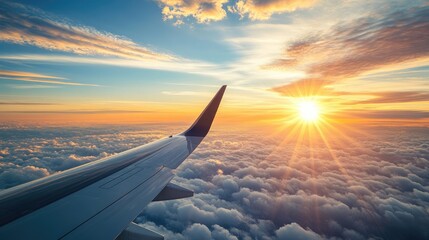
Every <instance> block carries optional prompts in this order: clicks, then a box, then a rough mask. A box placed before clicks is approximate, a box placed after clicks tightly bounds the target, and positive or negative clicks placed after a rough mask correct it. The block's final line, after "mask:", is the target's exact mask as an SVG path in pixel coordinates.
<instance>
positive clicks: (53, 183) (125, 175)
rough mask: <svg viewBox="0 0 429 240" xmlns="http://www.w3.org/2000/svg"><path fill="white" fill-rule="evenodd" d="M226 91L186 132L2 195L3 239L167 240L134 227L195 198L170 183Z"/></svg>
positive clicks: (0, 229) (0, 226)
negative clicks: (161, 207)
mask: <svg viewBox="0 0 429 240" xmlns="http://www.w3.org/2000/svg"><path fill="white" fill-rule="evenodd" d="M225 89H226V86H222V87H221V88H220V90H219V91H218V92H217V94H216V95H215V96H214V98H213V99H212V100H211V102H210V103H209V104H208V105H207V107H206V108H205V109H204V111H203V112H202V113H201V115H200V116H199V117H198V119H197V120H196V121H195V123H194V124H193V125H192V126H191V127H190V128H189V129H188V130H186V131H185V132H183V133H181V134H178V135H173V136H169V137H167V138H164V139H161V140H158V141H155V142H153V143H149V144H146V145H143V146H140V147H136V148H133V149H130V150H128V151H125V152H122V153H119V154H116V155H114V156H111V157H108V158H104V159H100V160H97V161H94V162H91V163H87V164H84V165H82V166H79V167H75V168H72V169H69V170H67V171H63V172H61V173H57V174H53V175H50V176H48V177H45V178H41V179H38V180H35V181H32V182H28V183H25V184H22V185H19V186H16V187H12V188H9V189H6V190H3V191H1V192H0V239H26V240H28V239H83V240H85V239H163V237H162V236H161V235H159V234H156V233H154V232H151V231H149V230H147V229H144V228H141V227H140V226H138V225H136V224H133V223H132V221H133V220H134V219H135V218H136V217H137V216H138V215H139V214H140V213H141V212H142V211H143V209H144V208H145V206H146V205H147V204H149V203H150V202H152V201H163V200H169V199H178V198H183V197H189V196H192V195H193V192H192V191H190V190H187V189H185V188H183V187H180V186H177V185H175V184H172V183H170V180H171V179H172V178H173V176H174V173H173V170H174V169H175V168H177V167H178V166H179V165H180V164H181V163H182V162H183V161H184V160H185V159H186V158H187V157H188V156H189V155H190V154H191V153H192V152H193V151H194V150H195V148H196V147H197V146H198V145H199V144H200V142H201V141H202V140H203V138H204V137H205V136H206V134H207V133H208V131H209V130H210V127H211V124H212V122H213V119H214V117H215V115H216V112H217V109H218V107H219V104H220V102H221V99H222V96H223V94H224V92H225Z"/></svg>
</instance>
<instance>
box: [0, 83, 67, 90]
mask: <svg viewBox="0 0 429 240" xmlns="http://www.w3.org/2000/svg"><path fill="white" fill-rule="evenodd" d="M7 86H8V87H10V88H14V89H44V88H58V87H59V86H52V85H36V84H31V85H19V84H9V85H7Z"/></svg>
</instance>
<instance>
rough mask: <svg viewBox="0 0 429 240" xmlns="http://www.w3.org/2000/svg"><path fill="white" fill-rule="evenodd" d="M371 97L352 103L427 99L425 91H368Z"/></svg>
mask: <svg viewBox="0 0 429 240" xmlns="http://www.w3.org/2000/svg"><path fill="white" fill-rule="evenodd" d="M369 95H372V96H373V98H370V99H368V100H363V101H356V102H353V104H377V103H404V102H425V101H429V92H427V91H408V92H377V93H370V94H369Z"/></svg>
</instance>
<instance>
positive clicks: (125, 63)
mask: <svg viewBox="0 0 429 240" xmlns="http://www.w3.org/2000/svg"><path fill="white" fill-rule="evenodd" d="M0 6H1V8H0V16H1V21H0V29H1V30H0V41H4V42H10V43H15V44H21V45H33V46H36V47H39V48H43V49H48V50H52V51H60V52H66V53H73V54H77V55H84V56H75V55H74V56H73V55H62V56H60V55H51V54H45V55H9V56H2V57H1V58H2V59H9V60H27V61H46V62H67V63H89V64H102V65H115V66H122V67H137V68H147V69H160V70H167V71H179V72H190V73H201V74H204V75H210V74H214V73H215V72H216V71H214V70H213V68H214V65H213V64H210V63H206V62H203V61H194V60H189V59H185V58H182V57H178V56H174V55H172V54H167V53H161V52H157V51H153V50H150V49H148V48H146V47H144V46H141V45H140V44H138V43H136V42H134V41H132V40H129V39H127V38H125V37H123V36H118V35H114V34H112V33H108V32H101V31H99V30H97V29H94V28H92V27H88V26H82V25H76V24H72V23H70V21H67V20H64V19H60V18H58V17H55V16H51V15H50V14H49V13H46V12H43V11H42V10H40V9H35V8H32V7H29V6H25V5H21V4H17V3H7V2H1V3H0Z"/></svg>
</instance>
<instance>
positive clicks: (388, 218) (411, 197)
mask: <svg viewBox="0 0 429 240" xmlns="http://www.w3.org/2000/svg"><path fill="white" fill-rule="evenodd" d="M185 128H186V127H181V126H172V125H171V126H152V125H142V126H116V127H112V126H106V127H104V126H100V127H64V128H54V127H37V128H31V127H18V128H15V127H7V126H4V127H2V128H0V157H1V167H0V188H5V187H11V186H13V185H16V184H19V183H22V181H28V180H31V179H19V178H18V177H19V176H21V175H20V174H21V173H20V172H19V171H21V169H23V168H26V167H27V166H28V167H29V168H26V171H29V170H31V172H33V171H35V172H41V173H43V172H44V173H43V174H52V173H55V172H57V171H61V170H64V169H66V168H69V167H73V166H77V165H80V164H83V163H86V162H89V161H93V160H95V159H98V158H101V157H105V156H110V155H112V154H114V153H117V152H121V151H123V150H126V149H129V148H131V147H135V146H138V145H140V144H144V143H147V142H150V141H153V140H155V139H158V138H160V137H162V136H168V135H170V134H171V132H180V130H181V129H185ZM153 129H157V130H153ZM335 131H336V130H335ZM345 134H347V135H348V137H346V138H344V137H342V135H341V134H336V132H326V137H327V139H328V141H329V142H330V146H329V148H328V147H327V146H326V145H325V144H324V143H323V141H322V140H320V139H318V138H314V139H313V140H312V142H311V143H310V142H305V141H304V142H301V143H300V144H297V142H295V141H294V140H293V139H291V138H288V139H287V140H285V135H287V132H280V133H278V132H277V133H275V134H271V133H270V132H267V130H266V129H264V130H259V129H247V130H246V131H242V130H239V129H236V130H235V129H234V128H227V127H225V128H222V127H220V126H213V129H212V131H211V132H210V134H209V136H207V138H206V139H205V140H204V141H203V142H202V143H201V145H200V146H199V147H198V149H197V150H196V151H195V152H194V153H193V154H192V155H191V156H190V158H189V159H187V160H186V161H185V162H184V163H183V164H182V165H181V166H180V167H179V169H177V172H176V173H177V176H176V177H175V178H174V179H173V181H174V182H175V183H177V184H179V185H182V186H184V187H187V188H189V189H192V190H193V191H194V192H195V195H194V197H192V198H186V199H181V200H173V201H163V202H154V203H151V204H149V205H148V206H147V207H146V209H145V210H144V212H143V213H142V214H141V215H140V216H139V217H138V218H137V219H136V220H135V221H136V222H137V223H139V224H141V225H143V226H145V227H148V228H150V229H152V230H154V231H157V232H160V233H161V234H163V235H164V236H165V238H166V239H179V240H184V239H219V240H220V239H232V240H235V239H264V240H268V239H300V238H303V239H332V240H334V239H393V240H395V239H427V238H428V237H429V231H428V229H427V228H426V226H427V225H428V224H429V213H428V212H427V209H429V202H428V199H429V195H428V194H427V193H428V192H429V188H428V185H429V182H428V179H429V173H428V171H427V163H428V160H429V146H428V144H427V142H428V136H429V130H428V129H427V128H411V127H401V128H398V127H397V128H389V127H378V128H368V129H359V131H353V134H351V133H349V132H346V133H345ZM38 169H39V170H38ZM219 170H221V171H222V174H221V175H220V174H219ZM45 171H47V172H45ZM3 172H8V174H3ZM10 172H11V173H12V174H10ZM39 174H40V173H39ZM43 174H40V175H37V176H36V177H41V176H43Z"/></svg>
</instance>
